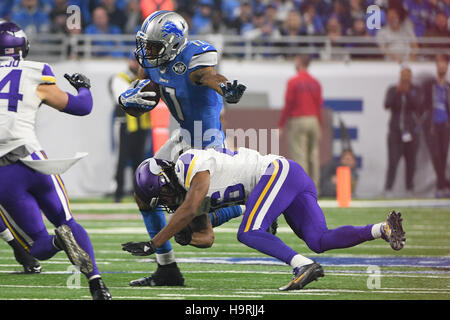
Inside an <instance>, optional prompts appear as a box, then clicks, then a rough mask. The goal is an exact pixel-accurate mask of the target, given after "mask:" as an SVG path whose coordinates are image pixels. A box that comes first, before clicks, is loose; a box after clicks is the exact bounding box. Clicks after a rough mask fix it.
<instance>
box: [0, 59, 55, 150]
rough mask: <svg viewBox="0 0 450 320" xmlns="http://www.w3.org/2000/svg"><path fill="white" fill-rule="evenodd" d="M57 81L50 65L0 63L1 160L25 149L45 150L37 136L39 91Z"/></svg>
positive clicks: (26, 62)
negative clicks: (7, 155)
mask: <svg viewBox="0 0 450 320" xmlns="http://www.w3.org/2000/svg"><path fill="white" fill-rule="evenodd" d="M55 82H56V80H55V76H54V74H53V71H52V70H51V68H50V66H49V65H48V64H45V63H40V62H33V61H24V60H8V61H0V158H1V157H2V156H4V155H6V154H8V153H9V152H11V151H12V150H14V149H16V148H18V147H21V146H24V147H25V148H26V150H27V151H28V152H29V153H32V152H34V151H39V150H41V149H42V148H41V145H40V144H39V141H38V139H37V137H36V133H35V120H36V112H37V111H38V109H39V106H40V104H41V100H40V99H39V96H38V95H37V93H36V88H37V86H38V85H40V84H52V83H55Z"/></svg>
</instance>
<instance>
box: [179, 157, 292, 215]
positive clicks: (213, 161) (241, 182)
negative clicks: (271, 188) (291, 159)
mask: <svg viewBox="0 0 450 320" xmlns="http://www.w3.org/2000/svg"><path fill="white" fill-rule="evenodd" d="M280 158H283V157H281V156H278V155H272V154H269V155H266V156H263V155H261V154H260V153H259V152H257V151H255V150H251V149H247V148H239V149H238V151H235V152H233V151H230V150H228V149H206V150H195V149H191V150H188V151H186V152H184V153H183V154H182V155H181V156H180V157H179V158H178V160H177V162H176V165H175V173H176V175H177V178H178V182H179V183H180V184H181V185H182V186H183V187H184V188H185V189H186V190H189V187H190V184H191V181H192V179H193V177H194V176H195V174H196V173H197V172H201V171H209V173H210V185H209V190H208V193H207V196H206V199H205V201H203V203H202V205H201V208H200V209H199V211H198V213H197V214H205V213H208V212H210V211H212V210H216V209H218V208H222V207H228V206H232V205H238V204H244V203H245V201H246V200H247V198H248V196H249V195H250V193H251V192H252V190H253V189H254V188H255V186H256V184H257V183H258V182H259V180H260V178H261V176H262V175H263V174H264V172H265V171H266V169H267V167H268V166H269V165H270V163H271V162H272V161H274V160H275V159H280Z"/></svg>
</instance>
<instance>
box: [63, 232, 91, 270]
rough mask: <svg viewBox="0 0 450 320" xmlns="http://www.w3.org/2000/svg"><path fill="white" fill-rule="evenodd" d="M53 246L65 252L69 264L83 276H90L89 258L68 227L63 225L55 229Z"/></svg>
mask: <svg viewBox="0 0 450 320" xmlns="http://www.w3.org/2000/svg"><path fill="white" fill-rule="evenodd" d="M55 245H56V246H57V247H58V248H60V249H62V250H64V251H65V252H66V254H67V257H68V258H69V260H70V262H71V263H72V264H73V265H74V266H76V267H78V268H79V269H80V271H81V272H82V273H83V274H90V273H92V272H93V271H94V264H93V263H92V260H91V257H89V255H88V254H87V253H86V251H84V250H83V249H82V248H81V247H80V246H79V244H78V243H77V241H76V240H75V238H74V236H73V234H72V230H71V229H70V227H69V226H68V225H65V224H63V225H62V226H60V227H58V228H56V230H55Z"/></svg>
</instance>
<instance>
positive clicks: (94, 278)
mask: <svg viewBox="0 0 450 320" xmlns="http://www.w3.org/2000/svg"><path fill="white" fill-rule="evenodd" d="M41 155H44V154H43V153H41ZM34 175H35V177H34V179H35V180H36V181H35V183H34V184H33V186H32V187H31V188H30V189H29V193H30V194H31V195H33V196H34V198H35V199H36V201H37V204H38V205H39V207H40V209H41V210H42V212H43V213H44V215H45V216H46V218H47V219H48V220H49V221H50V222H51V223H52V224H53V225H54V226H55V227H56V230H55V236H54V237H52V236H50V237H52V244H53V245H54V246H56V247H57V248H58V249H60V250H64V251H65V252H66V254H67V256H68V258H69V260H70V261H71V262H72V264H74V265H75V266H77V267H79V268H80V271H81V272H82V273H83V274H84V275H85V276H86V278H87V279H88V281H89V289H90V291H91V295H92V297H93V299H95V300H107V299H111V295H110V293H109V290H108V288H107V287H106V286H105V284H104V282H103V280H102V277H101V275H100V273H99V271H98V268H97V265H96V262H95V255H94V250H93V247H92V243H91V240H90V238H89V235H88V234H87V232H86V230H85V229H84V228H83V227H82V226H81V225H80V224H78V223H77V222H76V221H75V219H74V218H73V216H72V212H71V209H70V201H69V198H68V196H67V192H66V189H65V186H64V183H63V181H62V180H61V177H60V176H59V175H44V174H41V173H39V172H34Z"/></svg>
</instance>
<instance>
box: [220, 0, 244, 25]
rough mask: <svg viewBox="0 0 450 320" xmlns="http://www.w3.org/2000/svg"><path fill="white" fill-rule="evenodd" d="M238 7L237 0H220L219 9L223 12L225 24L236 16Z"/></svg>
mask: <svg viewBox="0 0 450 320" xmlns="http://www.w3.org/2000/svg"><path fill="white" fill-rule="evenodd" d="M239 7H240V3H239V0H226V1H222V4H221V11H222V13H223V18H224V20H225V24H228V23H230V22H231V21H233V20H234V19H236V18H237V17H238V15H239Z"/></svg>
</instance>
